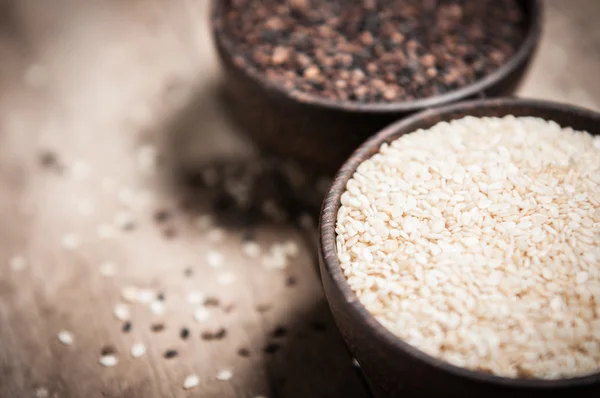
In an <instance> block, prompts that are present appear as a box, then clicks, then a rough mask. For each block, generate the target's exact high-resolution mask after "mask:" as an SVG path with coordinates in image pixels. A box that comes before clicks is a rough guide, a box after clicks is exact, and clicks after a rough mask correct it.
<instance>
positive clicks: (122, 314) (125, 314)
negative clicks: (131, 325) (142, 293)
mask: <svg viewBox="0 0 600 398" xmlns="http://www.w3.org/2000/svg"><path fill="white" fill-rule="evenodd" d="M113 315H114V316H115V318H117V319H118V320H119V321H126V320H128V319H130V318H131V313H130V312H129V307H127V305H126V304H123V303H117V304H116V305H115V308H114V309H113Z"/></svg>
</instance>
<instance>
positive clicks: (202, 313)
mask: <svg viewBox="0 0 600 398" xmlns="http://www.w3.org/2000/svg"><path fill="white" fill-rule="evenodd" d="M209 318H210V312H208V310H207V309H206V308H204V307H198V308H196V310H195V311H194V319H195V320H196V321H197V322H201V323H202V322H206V321H207V320H208V319H209Z"/></svg>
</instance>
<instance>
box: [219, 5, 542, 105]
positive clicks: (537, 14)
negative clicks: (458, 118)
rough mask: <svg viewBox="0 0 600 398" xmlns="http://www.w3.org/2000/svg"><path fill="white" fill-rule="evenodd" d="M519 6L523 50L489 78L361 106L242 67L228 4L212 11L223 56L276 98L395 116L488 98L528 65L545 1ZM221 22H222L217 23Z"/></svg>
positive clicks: (521, 47) (539, 27) (251, 68)
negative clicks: (229, 30) (229, 29)
mask: <svg viewBox="0 0 600 398" xmlns="http://www.w3.org/2000/svg"><path fill="white" fill-rule="evenodd" d="M517 1H518V4H519V5H520V6H521V7H522V8H524V9H525V10H526V12H527V14H528V15H527V18H526V23H527V25H526V33H525V38H524V39H523V42H522V43H521V45H520V47H519V49H518V50H517V51H516V52H515V53H514V54H513V55H512V56H511V57H510V58H509V60H508V61H507V62H506V63H504V64H503V65H501V66H500V67H499V68H498V69H496V70H495V71H494V72H492V73H490V74H488V75H486V76H485V77H484V78H482V79H480V80H477V81H475V82H474V83H471V84H468V85H466V86H464V87H461V88H458V89H456V90H450V91H448V92H447V93H444V94H441V95H434V96H431V97H426V98H422V99H417V100H412V101H398V102H390V103H385V102H382V103H360V102H356V101H347V100H344V101H336V100H330V99H327V98H325V97H321V96H319V95H316V94H310V93H306V92H303V91H300V90H289V89H286V88H285V87H283V86H282V85H281V84H279V83H276V82H274V81H273V80H271V79H268V78H267V77H266V76H265V75H264V74H263V73H260V72H258V71H257V70H256V69H255V68H253V67H250V66H248V65H247V64H245V65H240V64H238V63H236V62H233V61H234V57H235V51H234V46H233V44H232V41H231V40H230V39H229V38H228V37H227V35H226V34H225V33H224V31H225V28H224V26H223V18H222V14H223V13H224V10H225V8H226V7H227V3H228V2H227V1H223V0H213V2H212V10H211V16H212V17H211V31H212V34H213V38H214V40H215V43H216V45H217V47H218V48H220V49H221V50H222V52H223V53H224V54H223V55H222V56H226V57H228V58H229V59H230V60H231V61H232V62H231V65H233V67H234V68H236V69H237V70H238V71H240V72H241V73H242V74H243V75H244V76H245V77H246V78H247V79H250V80H252V81H254V82H256V83H258V84H259V85H260V86H261V87H262V88H263V89H265V90H266V91H267V92H269V93H272V94H274V95H279V96H283V97H285V98H289V99H292V100H294V101H297V102H300V103H303V104H306V105H313V106H318V107H321V108H324V109H328V110H332V111H342V112H357V113H376V114H377V113H395V112H398V113H400V112H414V111H419V110H422V109H426V108H429V107H434V106H441V105H444V104H447V103H452V102H456V101H460V100H464V99H468V98H473V97H477V96H485V95H484V93H485V91H486V90H487V89H489V88H490V87H493V86H495V85H497V84H499V83H500V82H502V81H504V80H505V79H507V78H508V77H509V76H510V74H511V73H513V72H514V71H515V70H517V69H518V68H519V67H521V66H522V65H525V64H527V60H528V59H529V58H530V57H531V56H532V55H533V54H534V52H535V50H536V48H537V45H538V43H539V39H540V35H541V30H542V14H543V6H542V3H541V0H517ZM216 21H220V23H216Z"/></svg>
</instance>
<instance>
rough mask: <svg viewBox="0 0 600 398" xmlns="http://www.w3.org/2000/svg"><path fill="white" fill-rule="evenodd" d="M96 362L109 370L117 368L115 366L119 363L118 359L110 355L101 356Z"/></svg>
mask: <svg viewBox="0 0 600 398" xmlns="http://www.w3.org/2000/svg"><path fill="white" fill-rule="evenodd" d="M98 362H100V365H102V366H104V367H106V368H111V367H113V366H117V364H118V363H119V359H118V358H117V357H116V356H114V355H112V354H110V355H102V356H101V357H100V359H99V361H98Z"/></svg>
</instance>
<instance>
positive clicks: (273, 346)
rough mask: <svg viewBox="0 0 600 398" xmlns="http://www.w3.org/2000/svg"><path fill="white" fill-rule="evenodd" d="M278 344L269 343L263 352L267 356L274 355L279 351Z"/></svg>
mask: <svg viewBox="0 0 600 398" xmlns="http://www.w3.org/2000/svg"><path fill="white" fill-rule="evenodd" d="M279 348H280V346H279V344H277V343H269V344H267V345H266V346H265V348H264V350H263V351H264V352H265V353H267V354H275V353H276V352H277V351H279Z"/></svg>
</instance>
